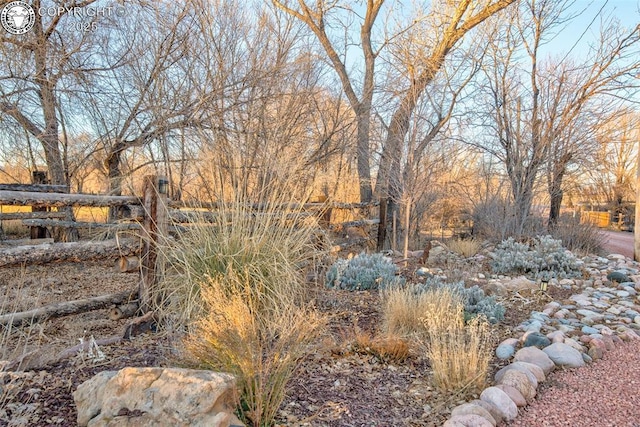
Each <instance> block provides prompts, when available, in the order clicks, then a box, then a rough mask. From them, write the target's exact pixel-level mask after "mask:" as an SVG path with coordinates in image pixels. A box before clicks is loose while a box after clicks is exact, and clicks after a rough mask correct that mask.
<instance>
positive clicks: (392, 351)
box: [350, 328, 411, 363]
mask: <svg viewBox="0 0 640 427" xmlns="http://www.w3.org/2000/svg"><path fill="white" fill-rule="evenodd" d="M350 347H351V349H352V350H353V351H354V352H355V353H359V354H366V355H371V356H374V357H376V358H378V359H379V360H380V361H382V362H386V363H391V362H394V363H403V362H405V361H406V360H407V359H408V358H409V356H410V355H411V349H410V347H409V343H408V342H407V340H406V339H404V338H401V337H399V336H395V335H377V336H376V335H374V334H372V333H370V332H366V331H362V330H361V329H359V328H356V330H355V334H354V337H353V339H352V340H351V343H350Z"/></svg>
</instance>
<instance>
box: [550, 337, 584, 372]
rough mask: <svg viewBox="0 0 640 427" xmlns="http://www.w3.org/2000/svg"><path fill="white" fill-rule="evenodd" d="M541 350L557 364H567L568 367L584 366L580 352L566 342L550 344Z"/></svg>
mask: <svg viewBox="0 0 640 427" xmlns="http://www.w3.org/2000/svg"><path fill="white" fill-rule="evenodd" d="M542 351H543V352H544V353H545V354H546V355H547V356H549V359H551V360H552V361H553V363H555V364H556V365H558V366H567V367H569V368H578V367H580V366H584V360H583V359H582V354H581V353H580V352H579V351H578V350H576V349H575V348H573V347H571V346H568V345H567V344H563V343H555V344H551V345H550V346H549V347H547V348H545V349H544V350H542Z"/></svg>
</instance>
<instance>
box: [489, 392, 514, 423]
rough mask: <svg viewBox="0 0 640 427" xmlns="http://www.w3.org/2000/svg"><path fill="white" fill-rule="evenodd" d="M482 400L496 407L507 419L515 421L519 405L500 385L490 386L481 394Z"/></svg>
mask: <svg viewBox="0 0 640 427" xmlns="http://www.w3.org/2000/svg"><path fill="white" fill-rule="evenodd" d="M480 400H484V401H485V402H489V403H491V404H492V405H493V406H495V407H496V409H497V410H498V412H499V413H500V415H501V416H502V418H503V419H504V420H505V421H513V420H514V419H515V418H516V417H517V416H518V407H517V406H516V404H515V403H514V402H513V400H511V398H510V397H509V395H507V393H505V392H504V391H502V390H500V389H499V388H498V387H488V388H486V389H484V391H483V392H482V393H481V394H480Z"/></svg>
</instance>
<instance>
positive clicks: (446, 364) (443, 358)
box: [421, 288, 491, 392]
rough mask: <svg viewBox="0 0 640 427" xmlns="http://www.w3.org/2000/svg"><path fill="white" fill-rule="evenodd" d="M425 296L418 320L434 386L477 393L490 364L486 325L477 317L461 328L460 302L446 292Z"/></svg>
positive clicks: (463, 323)
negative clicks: (428, 299)
mask: <svg viewBox="0 0 640 427" xmlns="http://www.w3.org/2000/svg"><path fill="white" fill-rule="evenodd" d="M426 295H429V296H430V302H429V304H427V306H426V310H425V312H424V313H423V317H422V319H421V320H422V322H423V323H424V327H425V328H426V330H427V334H428V338H427V340H426V346H427V348H426V353H427V356H428V358H429V360H430V363H431V367H432V368H433V374H434V382H435V384H436V386H437V387H438V388H440V389H442V390H446V391H453V392H457V391H461V390H479V389H481V388H482V387H483V386H484V385H485V383H486V378H487V373H488V370H489V362H490V360H491V335H490V328H489V323H488V322H487V320H486V319H484V318H483V317H481V316H478V317H475V318H474V319H472V320H471V321H470V322H469V323H467V324H465V322H464V310H463V304H462V301H460V298H459V297H458V296H457V295H455V294H453V293H452V292H451V291H450V290H448V289H446V288H439V289H437V290H433V291H429V292H427V293H426Z"/></svg>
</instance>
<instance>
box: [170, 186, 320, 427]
mask: <svg viewBox="0 0 640 427" xmlns="http://www.w3.org/2000/svg"><path fill="white" fill-rule="evenodd" d="M285 194H286V193H284V192H281V193H278V192H277V191H275V190H273V192H272V193H271V194H267V198H266V200H262V201H260V206H261V209H260V211H259V212H255V210H254V209H253V208H252V206H255V205H256V201H255V200H254V201H252V202H251V203H249V201H247V200H245V199H244V198H242V197H238V198H236V199H235V200H233V201H232V202H230V203H221V204H222V206H221V208H220V209H218V210H217V211H216V212H213V215H210V216H208V219H207V221H205V218H200V220H199V221H198V223H197V224H195V225H193V226H191V227H190V229H189V230H188V231H187V232H185V233H183V234H182V235H181V236H180V238H179V239H178V240H177V242H176V243H173V244H171V245H167V247H166V249H165V254H164V255H165V257H166V259H167V261H168V263H169V266H170V268H169V269H168V271H169V273H168V275H167V279H166V280H165V282H164V284H163V290H162V296H163V299H162V302H161V304H160V307H159V310H160V312H161V317H162V318H163V319H164V320H165V323H166V324H167V325H169V326H171V327H172V328H176V329H178V330H182V331H186V334H187V335H186V338H185V341H184V342H185V350H186V354H185V357H186V358H187V360H190V361H191V362H192V363H193V364H194V365H196V366H199V367H201V368H205V369H211V370H216V371H223V372H229V373H232V374H234V375H236V377H237V379H238V385H239V389H240V394H241V396H240V402H239V404H240V406H239V410H238V412H239V415H240V416H241V418H243V419H244V421H245V422H247V423H248V424H249V425H253V426H255V427H258V426H269V425H272V422H273V420H274V418H275V415H276V413H277V410H278V408H279V406H280V404H281V403H282V400H283V399H284V396H285V389H286V386H287V384H288V382H289V380H290V379H291V378H292V376H293V374H294V371H295V369H296V367H297V366H298V364H299V363H300V361H301V360H302V358H303V357H304V356H305V355H306V354H308V352H309V351H310V349H311V348H312V344H313V343H314V342H317V341H318V335H319V334H320V333H321V332H323V330H324V327H323V326H324V325H325V319H324V318H323V317H322V316H321V315H320V314H319V313H318V312H317V311H315V310H313V309H311V308H310V307H309V305H308V304H307V302H306V301H305V298H304V283H303V278H304V277H305V274H304V271H303V268H304V267H305V266H308V265H310V264H312V263H313V261H314V256H315V255H317V251H316V249H315V248H314V247H313V237H314V235H315V233H316V232H317V229H316V227H315V224H314V223H313V222H310V221H307V219H308V218H307V217H306V216H305V215H304V213H303V212H301V211H299V210H295V209H292V208H283V206H291V205H292V204H291V203H290V202H291V200H289V199H287V198H286V197H285V196H284V195H285ZM211 218H213V220H211Z"/></svg>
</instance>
